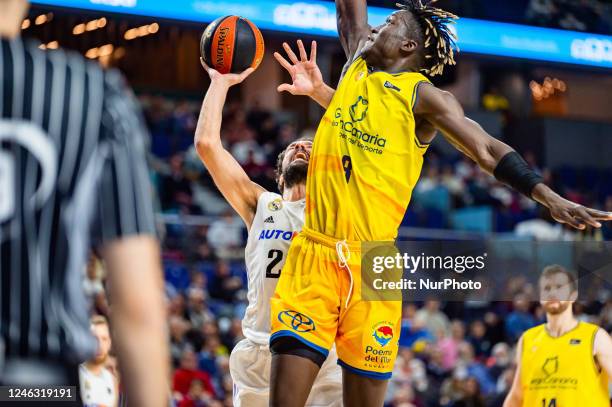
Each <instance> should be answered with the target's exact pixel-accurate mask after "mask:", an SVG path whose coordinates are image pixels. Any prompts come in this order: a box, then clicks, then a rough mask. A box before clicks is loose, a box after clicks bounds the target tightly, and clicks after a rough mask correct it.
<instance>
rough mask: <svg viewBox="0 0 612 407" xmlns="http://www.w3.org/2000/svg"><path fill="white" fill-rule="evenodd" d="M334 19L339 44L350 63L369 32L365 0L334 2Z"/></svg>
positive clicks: (339, 0) (338, 0)
mask: <svg viewBox="0 0 612 407" xmlns="http://www.w3.org/2000/svg"><path fill="white" fill-rule="evenodd" d="M336 19H337V22H338V34H339V35H340V43H341V44H342V48H343V49H344V53H345V54H346V58H347V59H348V60H349V61H352V60H353V58H354V57H355V54H357V52H358V51H359V49H360V48H361V46H362V45H363V43H364V42H365V41H366V39H367V36H368V35H369V34H370V31H371V27H370V26H369V25H368V6H367V2H366V0H336Z"/></svg>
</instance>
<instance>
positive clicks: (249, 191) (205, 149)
mask: <svg viewBox="0 0 612 407" xmlns="http://www.w3.org/2000/svg"><path fill="white" fill-rule="evenodd" d="M202 65H203V66H204V68H205V69H206V71H207V72H208V75H209V76H210V80H211V83H210V87H209V88H208V91H207V92H206V97H205V98H204V102H203V103H202V109H201V110H200V117H199V119H198V125H197V127H196V133H195V137H194V144H195V147H196V151H197V152H198V156H199V157H200V159H201V160H202V162H203V163H204V165H205V166H206V168H207V169H208V172H210V175H211V176H212V178H213V181H215V185H216V186H217V188H219V191H221V193H222V194H223V196H224V197H225V199H227V201H228V202H229V204H230V205H231V206H232V208H234V209H235V210H236V212H237V213H238V215H240V217H241V218H242V219H243V220H244V223H245V224H246V226H247V229H248V228H250V227H251V223H252V222H253V217H254V216H255V210H256V209H257V200H258V199H259V196H260V195H261V194H262V193H263V192H265V190H264V189H263V188H262V187H261V186H259V185H257V184H256V183H254V182H253V181H251V179H250V178H249V176H248V175H247V174H246V172H245V171H244V170H243V169H242V167H241V166H240V164H238V162H237V161H236V159H235V158H234V157H232V155H231V154H230V153H229V151H227V150H226V149H225V148H224V147H223V144H222V143H221V119H222V114H223V106H224V105H225V99H226V97H227V91H228V90H229V88H230V87H231V86H233V85H236V84H238V83H240V82H242V81H243V80H244V79H245V78H246V77H247V76H249V75H250V74H251V73H252V72H253V69H252V68H249V69H247V70H246V71H244V72H243V73H241V74H239V75H238V74H225V75H222V74H220V73H219V72H217V71H216V70H214V69H212V68H209V67H208V66H206V65H205V64H204V62H202Z"/></svg>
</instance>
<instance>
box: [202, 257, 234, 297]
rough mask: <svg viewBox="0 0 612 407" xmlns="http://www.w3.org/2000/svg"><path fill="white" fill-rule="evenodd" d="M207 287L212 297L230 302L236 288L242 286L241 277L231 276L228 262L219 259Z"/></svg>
mask: <svg viewBox="0 0 612 407" xmlns="http://www.w3.org/2000/svg"><path fill="white" fill-rule="evenodd" d="M208 287H209V290H210V295H211V296H212V297H213V298H216V299H218V300H221V301H225V302H228V303H231V302H232V301H233V300H234V299H235V298H236V293H237V292H238V290H240V289H241V288H242V279H241V278H240V277H232V274H231V270H230V268H229V264H228V263H227V262H226V261H223V260H219V261H217V264H216V267H215V274H214V275H213V276H212V277H211V279H210V283H209V285H208Z"/></svg>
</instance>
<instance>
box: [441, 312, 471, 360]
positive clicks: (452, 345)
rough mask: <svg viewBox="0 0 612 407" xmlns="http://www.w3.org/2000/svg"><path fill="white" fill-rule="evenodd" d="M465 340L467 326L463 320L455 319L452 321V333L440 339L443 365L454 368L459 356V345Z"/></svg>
mask: <svg viewBox="0 0 612 407" xmlns="http://www.w3.org/2000/svg"><path fill="white" fill-rule="evenodd" d="M464 341H465V326H464V325H463V322H461V321H459V320H454V321H453V322H452V323H451V328H450V335H447V336H444V337H442V338H441V339H440V340H439V341H438V345H437V346H438V348H439V349H440V351H441V352H442V366H443V367H444V368H445V369H452V368H453V367H455V365H456V363H457V358H458V357H459V345H461V344H462V343H463V342H464Z"/></svg>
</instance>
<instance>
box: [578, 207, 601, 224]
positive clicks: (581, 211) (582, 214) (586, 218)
mask: <svg viewBox="0 0 612 407" xmlns="http://www.w3.org/2000/svg"><path fill="white" fill-rule="evenodd" d="M574 211H575V212H576V214H575V215H576V216H577V217H579V218H580V219H581V220H582V221H583V222H585V223H587V224H589V225H591V226H593V227H595V228H600V227H601V223H599V222H597V221H596V220H595V219H594V218H593V217H592V216H591V215H590V214H589V213H588V212H587V210H586V208H585V207H583V206H579V207H577V208H576V209H574Z"/></svg>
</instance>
